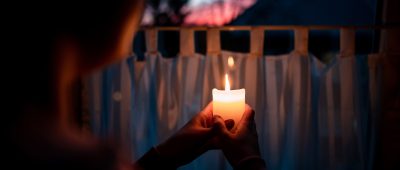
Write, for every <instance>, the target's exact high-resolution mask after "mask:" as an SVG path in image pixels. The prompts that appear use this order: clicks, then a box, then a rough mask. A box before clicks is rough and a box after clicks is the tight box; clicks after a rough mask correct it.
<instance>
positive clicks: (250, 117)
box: [238, 104, 255, 128]
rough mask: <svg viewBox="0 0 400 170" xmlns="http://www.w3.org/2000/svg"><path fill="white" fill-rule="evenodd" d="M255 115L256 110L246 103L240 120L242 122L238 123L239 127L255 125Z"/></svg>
mask: <svg viewBox="0 0 400 170" xmlns="http://www.w3.org/2000/svg"><path fill="white" fill-rule="evenodd" d="M254 115H255V112H254V110H253V109H252V108H251V107H250V106H249V105H247V104H246V105H245V109H244V113H243V116H242V119H241V120H240V124H239V125H238V126H240V127H238V128H241V127H243V126H244V127H251V126H254V125H253V124H254Z"/></svg>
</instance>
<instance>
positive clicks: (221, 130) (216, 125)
mask: <svg viewBox="0 0 400 170" xmlns="http://www.w3.org/2000/svg"><path fill="white" fill-rule="evenodd" d="M212 129H213V131H214V132H215V133H217V134H219V135H221V136H222V137H224V138H229V137H230V135H231V132H229V130H228V129H227V128H226V126H225V122H224V120H223V119H222V117H221V116H219V115H215V116H214V117H213V127H212Z"/></svg>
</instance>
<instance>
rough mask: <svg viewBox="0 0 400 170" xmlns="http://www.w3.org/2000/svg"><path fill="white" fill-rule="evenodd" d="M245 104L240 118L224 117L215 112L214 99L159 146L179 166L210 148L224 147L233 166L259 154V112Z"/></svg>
mask: <svg viewBox="0 0 400 170" xmlns="http://www.w3.org/2000/svg"><path fill="white" fill-rule="evenodd" d="M245 107H246V108H245V112H244V114H243V117H242V119H241V120H240V122H234V121H233V120H231V119H229V120H225V121H224V120H223V119H222V118H221V117H220V116H217V115H213V112H212V103H210V104H208V105H207V107H206V108H205V109H204V110H203V111H201V112H200V113H198V114H197V115H196V116H195V117H193V118H192V119H191V120H190V121H189V122H188V123H187V124H186V125H185V126H184V127H182V128H181V129H180V130H179V131H178V132H177V133H175V134H174V135H173V136H172V137H170V138H169V139H167V140H166V141H165V142H164V143H162V144H160V145H159V146H157V147H156V150H157V151H158V153H159V154H160V155H161V156H162V157H168V158H169V159H170V160H173V161H174V164H175V165H176V166H182V165H185V164H188V163H190V162H191V161H192V160H194V159H196V158H197V157H198V156H200V155H201V154H203V153H204V152H206V151H208V150H210V149H221V150H222V151H223V153H224V155H225V157H226V158H227V160H228V161H229V163H230V164H231V165H232V166H235V165H237V164H238V163H239V162H240V161H241V160H243V159H245V158H247V157H252V156H257V157H259V156H260V152H259V145H258V136H257V130H256V126H255V121H254V114H255V113H254V111H253V109H251V107H250V106H248V105H246V106H245ZM216 114H217V113H216ZM236 123H237V126H236V127H235V128H234V129H232V127H234V124H236Z"/></svg>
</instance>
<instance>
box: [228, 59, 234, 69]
mask: <svg viewBox="0 0 400 170" xmlns="http://www.w3.org/2000/svg"><path fill="white" fill-rule="evenodd" d="M228 66H229V67H230V68H232V67H233V66H235V60H233V57H232V56H229V58H228Z"/></svg>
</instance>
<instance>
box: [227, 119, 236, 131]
mask: <svg viewBox="0 0 400 170" xmlns="http://www.w3.org/2000/svg"><path fill="white" fill-rule="evenodd" d="M225 126H226V128H227V129H228V130H232V128H233V126H235V121H234V120H232V119H228V120H225Z"/></svg>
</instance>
